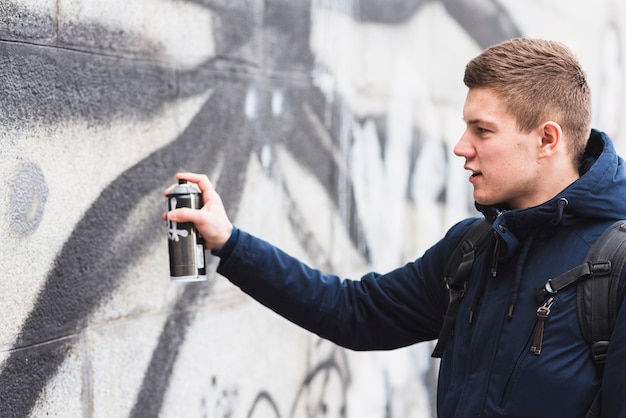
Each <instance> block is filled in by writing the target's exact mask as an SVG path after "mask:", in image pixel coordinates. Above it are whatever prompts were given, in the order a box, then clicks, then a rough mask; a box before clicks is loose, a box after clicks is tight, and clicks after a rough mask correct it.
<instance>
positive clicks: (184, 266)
mask: <svg viewBox="0 0 626 418" xmlns="http://www.w3.org/2000/svg"><path fill="white" fill-rule="evenodd" d="M201 207H202V195H201V194H200V192H199V191H198V189H196V188H195V187H193V186H192V185H190V184H188V183H187V181H186V180H179V181H178V185H177V186H176V187H174V188H173V189H172V190H171V191H170V192H169V193H168V194H167V210H168V211H170V210H174V209H176V208H191V209H200V208H201ZM167 231H168V244H169V245H168V247H169V254H170V280H172V281H176V282H197V281H202V280H206V279H207V277H206V263H205V253H204V238H202V235H200V233H199V232H198V230H197V229H196V227H195V226H194V224H193V223H191V222H182V223H179V222H172V221H170V220H168V221H167Z"/></svg>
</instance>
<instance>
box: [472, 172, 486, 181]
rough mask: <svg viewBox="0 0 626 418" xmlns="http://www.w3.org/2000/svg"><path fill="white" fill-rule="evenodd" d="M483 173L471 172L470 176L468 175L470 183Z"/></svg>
mask: <svg viewBox="0 0 626 418" xmlns="http://www.w3.org/2000/svg"><path fill="white" fill-rule="evenodd" d="M482 175H483V173H481V172H480V171H472V174H470V178H469V180H470V181H473V180H475V179H476V178H478V177H479V176H482Z"/></svg>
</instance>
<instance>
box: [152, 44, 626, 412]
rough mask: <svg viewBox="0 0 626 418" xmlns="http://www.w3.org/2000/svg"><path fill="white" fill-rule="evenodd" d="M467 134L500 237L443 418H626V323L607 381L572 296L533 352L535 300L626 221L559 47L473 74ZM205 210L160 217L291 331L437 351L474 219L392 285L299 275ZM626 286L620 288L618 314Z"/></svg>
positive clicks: (609, 151)
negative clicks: (201, 240)
mask: <svg viewBox="0 0 626 418" xmlns="http://www.w3.org/2000/svg"><path fill="white" fill-rule="evenodd" d="M464 81H465V84H466V85H467V87H468V88H469V91H468V94H467V99H466V102H465V106H464V109H463V118H464V120H465V123H466V130H465V132H464V133H463V136H462V137H461V138H460V140H459V142H458V144H457V145H456V146H455V148H454V152H455V154H457V155H458V156H460V157H463V158H464V159H465V169H467V170H468V171H469V172H470V173H471V174H470V176H469V181H470V182H471V184H472V185H473V187H474V199H475V201H476V207H477V209H478V210H479V211H480V212H482V214H483V215H484V217H485V218H486V219H487V220H488V221H489V222H491V223H492V229H493V237H492V238H491V240H490V243H489V246H488V248H487V250H486V251H483V252H482V253H481V254H480V255H479V256H478V257H477V259H476V261H475V263H474V265H473V269H472V272H471V275H470V277H469V281H468V285H467V289H466V292H465V296H464V298H463V299H462V301H461V305H460V307H459V311H458V315H457V321H456V325H455V328H454V334H453V335H452V337H451V338H450V340H449V343H448V345H447V348H446V350H445V352H444V354H443V358H442V361H441V368H440V374H439V384H438V414H439V416H441V417H499V416H500V417H526V418H527V417H550V418H554V417H583V416H585V414H586V413H587V412H588V410H589V409H590V407H591V405H592V404H593V402H594V399H596V396H599V394H600V389H602V391H601V397H599V398H598V399H601V401H600V405H601V408H602V416H606V417H626V402H625V401H624V400H625V399H626V384H625V383H626V382H625V381H626V378H625V377H624V370H626V326H625V325H626V309H620V310H619V311H618V317H617V320H616V324H615V329H614V331H613V335H612V337H611V346H610V349H609V351H608V355H607V358H606V366H605V369H604V373H603V374H602V375H601V374H600V373H599V372H598V371H597V369H596V366H595V365H594V363H593V362H592V358H591V354H590V348H589V346H588V344H587V343H586V342H585V341H584V339H583V337H582V334H581V330H580V327H579V324H578V317H577V307H576V286H570V288H566V289H564V290H562V291H560V292H559V293H558V294H557V295H556V296H554V301H553V302H552V305H551V313H550V316H549V319H548V320H546V321H545V328H544V331H543V334H542V337H543V340H542V350H541V351H540V353H536V352H532V351H531V349H530V347H531V345H532V342H531V340H532V338H533V334H534V330H535V325H536V323H537V309H538V307H539V306H540V305H541V304H540V303H538V302H537V300H536V299H535V296H534V289H535V288H542V287H544V285H545V283H546V281H547V280H548V279H549V278H554V277H556V276H558V275H559V274H561V273H563V272H564V271H566V270H568V269H570V268H572V267H574V266H576V265H578V264H580V263H581V261H582V260H583V258H584V257H585V255H586V253H587V251H588V250H589V248H590V246H591V245H592V244H593V243H594V241H595V240H596V239H597V237H598V236H599V235H600V234H601V233H602V231H604V230H605V229H606V228H607V227H608V226H609V225H611V224H612V223H613V222H614V220H617V219H626V199H625V198H624V196H626V174H625V172H624V162H623V161H622V159H621V158H619V157H618V156H617V155H616V152H615V150H614V148H613V145H612V143H611V140H610V139H609V138H608V137H607V136H606V135H605V134H603V133H601V132H599V131H595V130H591V128H590V123H591V95H590V91H589V87H588V86H587V82H586V80H585V75H584V73H583V71H582V69H581V68H580V66H579V63H578V61H577V60H576V58H575V57H574V56H573V55H572V53H571V52H570V51H569V50H568V49H567V48H566V47H564V46H563V45H561V44H558V43H555V42H549V41H543V40H532V39H512V40H509V41H506V42H503V43H501V44H498V45H495V46H493V47H491V48H488V49H487V50H485V51H484V52H483V53H482V54H480V55H479V56H478V57H476V58H475V59H473V60H472V61H471V62H470V63H469V64H468V65H467V68H466V72H465V79H464ZM177 177H178V178H184V179H187V180H189V181H191V182H194V183H196V184H197V185H198V187H199V188H200V190H201V191H202V192H203V196H204V202H205V206H204V207H203V208H202V209H200V210H187V209H179V210H175V211H172V212H169V213H168V214H166V215H164V216H167V217H169V219H171V220H175V221H177V222H193V223H195V225H196V226H197V228H198V229H199V230H200V232H201V233H202V235H203V236H204V237H205V239H206V246H207V248H208V249H210V250H212V251H213V252H214V254H215V255H217V256H219V257H220V258H221V260H220V263H219V266H218V272H219V273H221V274H222V275H224V276H225V277H227V278H228V279H229V280H231V281H232V282H233V283H234V284H236V285H237V286H239V287H240V288H241V289H242V290H243V291H244V292H246V293H248V294H250V295H251V296H252V297H254V298H255V299H257V300H258V301H260V302H261V303H263V304H264V305H266V306H268V307H270V308H271V309H273V310H275V311H276V312H278V313H279V314H281V315H283V316H285V317H286V318H288V319H290V320H291V321H293V322H294V323H296V324H298V325H300V326H302V327H304V328H306V329H308V330H310V331H312V332H315V333H317V334H318V335H320V336H322V337H324V338H327V339H329V340H332V341H334V342H335V343H337V344H339V345H341V346H344V347H348V348H351V349H354V350H385V349H393V348H397V347H403V346H407V345H410V344H415V343H417V342H420V341H426V340H434V339H436V338H437V337H438V336H439V332H440V330H441V327H442V322H443V317H444V314H445V312H446V308H447V305H448V293H447V289H446V286H445V284H444V282H443V279H442V277H443V271H444V268H445V266H446V263H447V261H448V259H449V257H450V255H451V253H452V251H453V249H454V248H455V246H456V245H457V243H458V242H459V241H460V239H461V237H462V236H463V234H464V233H465V232H466V231H467V230H468V228H469V226H470V225H471V224H472V223H473V221H474V219H466V220H464V221H461V222H459V223H458V224H457V225H455V226H453V227H452V228H451V229H450V230H449V231H448V233H447V234H446V236H445V237H444V238H443V239H442V240H441V241H439V242H438V243H437V244H435V245H434V246H433V247H431V248H430V249H429V250H427V251H426V252H425V253H424V254H423V256H422V257H420V258H418V259H417V260H416V261H415V262H413V263H409V264H407V265H405V266H403V267H400V268H398V269H396V270H394V271H392V272H389V273H387V274H384V275H381V274H377V273H370V274H367V275H365V276H364V277H362V278H361V280H359V281H351V280H344V281H342V280H341V279H340V278H339V277H336V276H334V275H330V274H324V273H322V272H320V271H318V270H314V269H311V268H309V267H307V266H305V265H303V264H302V263H301V262H299V261H298V260H296V259H294V258H292V257H290V256H289V255H287V254H285V253H284V252H282V251H281V250H279V249H277V248H275V247H273V246H271V245H270V244H268V243H266V242H264V241H262V240H260V239H258V238H255V237H253V236H251V235H250V234H247V233H246V232H244V231H242V230H239V229H237V228H234V227H233V225H232V223H231V222H230V221H229V219H228V216H227V214H226V212H225V210H224V207H223V205H222V203H221V200H220V197H219V196H218V194H217V193H216V191H215V190H214V188H213V186H212V185H211V183H210V181H209V179H208V178H207V177H206V176H203V175H197V174H192V173H179V174H178V175H177ZM623 299H624V285H623V283H620V286H619V297H618V300H619V301H620V303H619V305H621V301H622V300H623Z"/></svg>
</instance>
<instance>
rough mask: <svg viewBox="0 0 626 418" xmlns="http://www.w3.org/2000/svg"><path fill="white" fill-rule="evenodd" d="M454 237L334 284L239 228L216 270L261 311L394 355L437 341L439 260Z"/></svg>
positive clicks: (442, 294)
mask: <svg viewBox="0 0 626 418" xmlns="http://www.w3.org/2000/svg"><path fill="white" fill-rule="evenodd" d="M457 229H458V228H457ZM461 229H464V228H461ZM461 234H462V233H459V232H457V233H455V234H451V233H450V232H449V233H448V236H447V237H446V238H444V239H443V240H442V241H440V242H439V243H438V244H436V245H435V246H433V247H432V248H430V249H429V250H428V251H426V253H425V254H424V255H423V256H422V257H421V258H418V259H417V260H416V261H414V262H411V263H408V264H406V265H404V266H402V267H400V268H398V269H396V270H393V271H391V272H389V273H387V274H378V273H369V274H366V275H365V276H363V277H362V278H361V279H360V280H350V279H345V280H342V279H341V278H339V277H337V276H335V275H332V274H324V273H322V272H321V271H319V270H316V269H313V268H310V267H309V266H307V265H306V264H304V263H302V262H300V261H298V260H297V259H295V258H294V257H291V256H289V255H288V254H286V253H285V252H283V251H281V250H280V249H278V248H276V247H274V246H272V245H271V244H269V243H267V242H265V241H263V240H261V239H259V238H257V237H254V236H252V235H250V234H248V233H246V232H244V231H241V230H240V231H239V232H238V235H239V236H238V238H237V242H236V243H234V246H233V247H232V249H231V251H229V254H228V255H222V257H223V258H222V259H221V260H220V263H219V265H218V270H217V271H218V273H220V274H222V275H223V276H225V277H226V278H228V279H229V280H230V281H231V282H232V283H234V284H235V285H237V286H239V287H240V288H241V289H242V290H243V291H244V292H245V293H247V294H248V295H250V296H252V297H253V298H254V299H256V300H257V301H259V302H260V303H262V304H263V305H265V306H267V307H269V308H270V309H272V310H273V311H275V312H277V313H278V314H280V315H282V316H283V317H285V318H287V319H288V320H290V321H292V322H294V323H295V324H297V325H299V326H301V327H303V328H305V329H307V330H309V331H311V332H314V333H316V334H317V335H319V336H321V337H323V338H326V339H329V340H331V341H333V342H335V343H336V344H339V345H341V346H344V347H347V348H350V349H353V350H386V349H394V348H399V347H403V346H407V345H410V344H413V343H416V342H420V341H425V340H432V339H435V338H437V336H438V334H439V330H440V328H441V323H442V319H443V315H444V313H445V309H446V306H447V291H446V289H445V286H444V284H443V280H442V275H443V269H444V266H445V260H446V259H447V257H446V254H450V252H451V248H453V246H454V245H456V242H457V241H458V239H459V238H460V236H461ZM451 235H455V236H456V239H449V238H450V236H451Z"/></svg>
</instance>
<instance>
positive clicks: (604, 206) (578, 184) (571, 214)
mask: <svg viewBox="0 0 626 418" xmlns="http://www.w3.org/2000/svg"><path fill="white" fill-rule="evenodd" d="M579 171H580V178H578V179H577V180H576V181H575V182H573V183H572V184H570V185H569V186H568V187H567V188H565V189H564V190H563V191H561V192H560V193H558V194H557V195H556V196H554V197H553V198H552V199H550V200H548V201H547V202H545V203H543V204H541V205H539V206H534V207H531V208H527V209H521V210H508V209H507V208H506V207H499V206H484V205H480V204H478V203H477V204H476V208H477V209H478V210H479V211H480V212H482V213H483V215H484V216H485V218H486V219H488V220H490V221H492V222H493V224H494V229H495V230H496V232H499V231H504V230H506V231H508V232H510V233H506V234H499V235H500V237H501V238H502V239H503V241H504V242H503V243H504V244H505V246H504V247H505V248H507V249H508V251H506V250H505V252H506V253H508V254H511V252H514V251H516V250H517V249H518V248H519V241H524V240H525V239H526V237H527V235H528V234H530V233H531V232H532V231H533V230H536V229H537V228H539V227H541V228H542V229H547V228H550V227H553V226H556V225H561V226H567V225H573V224H576V223H577V222H580V221H582V220H584V221H586V222H588V221H589V220H593V219H596V220H617V219H626V166H625V163H624V160H623V159H622V158H621V157H619V156H618V155H617V153H616V151H615V147H614V146H613V142H612V141H611V139H610V138H609V137H608V135H606V134H605V133H603V132H600V131H597V130H592V131H591V135H590V137H589V140H588V142H587V148H586V150H585V154H584V156H583V159H582V162H581V164H580V167H579ZM501 255H504V254H501Z"/></svg>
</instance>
